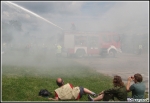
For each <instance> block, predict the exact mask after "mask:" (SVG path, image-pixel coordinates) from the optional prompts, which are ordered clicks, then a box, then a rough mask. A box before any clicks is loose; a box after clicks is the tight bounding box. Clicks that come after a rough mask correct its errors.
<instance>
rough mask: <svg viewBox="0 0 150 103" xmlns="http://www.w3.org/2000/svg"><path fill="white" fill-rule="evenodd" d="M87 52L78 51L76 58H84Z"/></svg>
mask: <svg viewBox="0 0 150 103" xmlns="http://www.w3.org/2000/svg"><path fill="white" fill-rule="evenodd" d="M84 54H85V51H84V50H77V51H76V57H80V58H81V57H84Z"/></svg>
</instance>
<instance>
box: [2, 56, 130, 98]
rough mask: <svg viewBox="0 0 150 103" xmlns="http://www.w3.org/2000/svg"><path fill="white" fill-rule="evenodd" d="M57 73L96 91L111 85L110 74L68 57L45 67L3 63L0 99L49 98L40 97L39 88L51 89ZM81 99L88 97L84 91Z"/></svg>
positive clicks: (71, 81)
mask: <svg viewBox="0 0 150 103" xmlns="http://www.w3.org/2000/svg"><path fill="white" fill-rule="evenodd" d="M58 64H59V65H58ZM57 77H62V78H63V79H64V82H65V83H67V82H69V83H72V84H73V85H74V86H83V87H86V88H88V89H90V90H92V91H94V92H95V93H99V92H101V91H102V90H105V89H109V88H111V87H112V78H111V77H107V76H105V75H103V74H100V73H98V72H96V71H95V70H92V69H90V68H89V67H86V66H83V65H81V64H78V63H76V62H74V61H72V60H70V59H64V60H61V62H60V61H58V62H53V63H52V64H50V65H49V67H48V68H47V67H46V66H37V67H35V66H21V65H20V66H16V65H2V101H49V100H48V99H47V98H43V97H39V96H38V92H39V91H40V89H47V90H49V91H50V92H52V93H54V92H53V91H54V90H55V89H56V88H57V85H56V78H57ZM129 96H131V94H130V93H129ZM52 97H54V95H53V96H52ZM80 101H87V95H84V96H83V97H82V98H81V99H80Z"/></svg>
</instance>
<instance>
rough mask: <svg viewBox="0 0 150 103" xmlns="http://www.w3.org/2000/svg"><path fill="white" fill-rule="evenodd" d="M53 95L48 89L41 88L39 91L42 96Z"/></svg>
mask: <svg viewBox="0 0 150 103" xmlns="http://www.w3.org/2000/svg"><path fill="white" fill-rule="evenodd" d="M51 95H52V93H51V92H49V91H48V90H47V89H41V90H40V92H39V96H42V97H48V96H51Z"/></svg>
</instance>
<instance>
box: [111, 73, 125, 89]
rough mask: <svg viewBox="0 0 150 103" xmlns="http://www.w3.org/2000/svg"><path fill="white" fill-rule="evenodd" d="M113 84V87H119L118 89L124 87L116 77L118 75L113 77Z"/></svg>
mask: <svg viewBox="0 0 150 103" xmlns="http://www.w3.org/2000/svg"><path fill="white" fill-rule="evenodd" d="M113 84H114V87H116V86H119V87H122V86H124V83H123V82H122V78H121V77H120V76H118V75H115V76H114V79H113Z"/></svg>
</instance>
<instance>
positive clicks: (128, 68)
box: [75, 53, 149, 92]
mask: <svg viewBox="0 0 150 103" xmlns="http://www.w3.org/2000/svg"><path fill="white" fill-rule="evenodd" d="M75 61H77V62H79V63H81V64H83V65H86V66H89V67H91V68H92V69H95V70H96V71H97V72H100V73H103V74H105V75H107V76H111V77H113V76H114V75H120V76H121V77H122V80H123V81H124V83H125V84H126V83H127V78H128V77H129V76H133V75H134V74H136V73H140V74H141V75H142V76H143V82H144V83H145V85H146V92H148V91H149V55H148V53H144V54H141V55H136V54H126V53H121V54H118V55H117V56H116V57H115V58H110V57H105V58H102V57H97V56H94V57H86V58H78V59H75ZM132 83H133V82H132ZM132 83H131V84H132Z"/></svg>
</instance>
